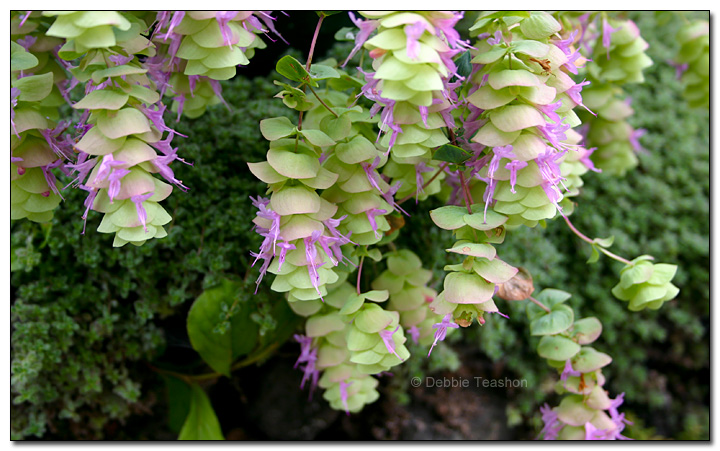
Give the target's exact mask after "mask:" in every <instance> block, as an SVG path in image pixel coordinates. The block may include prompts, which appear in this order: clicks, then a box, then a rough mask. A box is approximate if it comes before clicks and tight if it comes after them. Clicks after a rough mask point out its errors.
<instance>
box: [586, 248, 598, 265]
mask: <svg viewBox="0 0 720 451" xmlns="http://www.w3.org/2000/svg"><path fill="white" fill-rule="evenodd" d="M591 248H592V250H591V254H590V258H588V259H587V263H588V264H590V263H595V262H596V261H598V260H599V259H600V252H598V250H597V248H596V247H595V244H592V245H591Z"/></svg>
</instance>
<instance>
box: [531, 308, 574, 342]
mask: <svg viewBox="0 0 720 451" xmlns="http://www.w3.org/2000/svg"><path fill="white" fill-rule="evenodd" d="M574 319H575V314H574V313H573V310H572V309H571V308H570V307H568V306H567V305H565V304H557V305H555V306H554V307H553V308H552V309H551V310H550V313H545V314H544V315H542V316H540V317H539V318H536V319H535V320H533V322H532V323H530V335H555V334H559V333H560V332H564V331H566V330H567V329H568V328H569V327H570V326H572V323H573V320H574Z"/></svg>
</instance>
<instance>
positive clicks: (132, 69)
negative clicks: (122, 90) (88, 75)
mask: <svg viewBox="0 0 720 451" xmlns="http://www.w3.org/2000/svg"><path fill="white" fill-rule="evenodd" d="M146 72H147V69H143V68H142V67H137V66H129V65H127V64H125V65H123V66H113V67H108V68H107V69H102V70H96V71H95V72H93V74H92V80H93V82H95V84H96V85H99V84H100V83H102V81H103V79H105V78H106V77H108V78H112V77H122V76H123V75H138V74H144V73H146Z"/></svg>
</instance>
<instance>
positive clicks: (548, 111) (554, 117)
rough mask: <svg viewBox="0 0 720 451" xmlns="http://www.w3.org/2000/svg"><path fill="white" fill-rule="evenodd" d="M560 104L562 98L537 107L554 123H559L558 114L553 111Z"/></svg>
mask: <svg viewBox="0 0 720 451" xmlns="http://www.w3.org/2000/svg"><path fill="white" fill-rule="evenodd" d="M561 106H562V100H558V101H557V102H555V103H551V104H548V105H540V106H538V107H537V109H538V110H539V111H540V112H541V113H543V114H544V115H545V116H547V117H548V119H550V121H552V122H553V123H555V124H559V123H560V116H559V115H558V114H557V113H556V112H555V111H556V110H557V109H558V108H560V107H561Z"/></svg>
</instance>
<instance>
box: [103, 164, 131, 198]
mask: <svg viewBox="0 0 720 451" xmlns="http://www.w3.org/2000/svg"><path fill="white" fill-rule="evenodd" d="M129 173H130V170H128V169H115V170H114V171H112V172H111V173H110V175H109V176H108V181H109V182H110V186H109V187H108V192H107V194H108V197H109V198H110V203H113V200H114V199H115V197H117V195H118V193H120V180H122V178H123V177H125V176H126V175H128V174H129Z"/></svg>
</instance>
